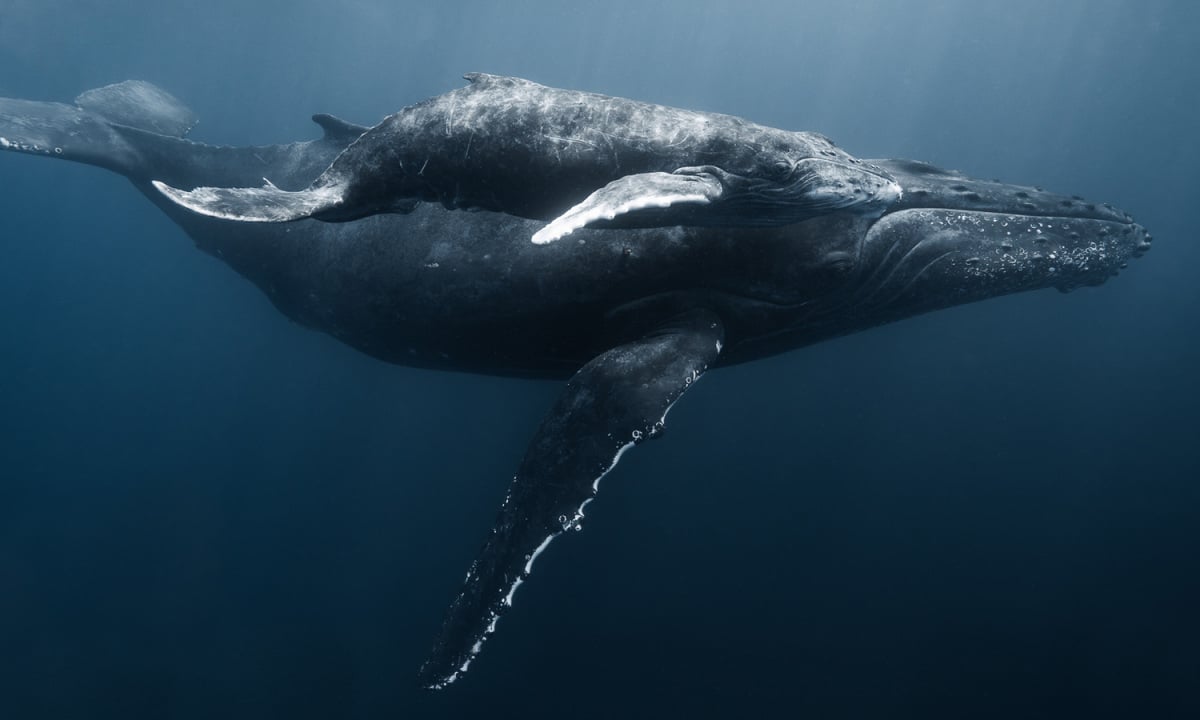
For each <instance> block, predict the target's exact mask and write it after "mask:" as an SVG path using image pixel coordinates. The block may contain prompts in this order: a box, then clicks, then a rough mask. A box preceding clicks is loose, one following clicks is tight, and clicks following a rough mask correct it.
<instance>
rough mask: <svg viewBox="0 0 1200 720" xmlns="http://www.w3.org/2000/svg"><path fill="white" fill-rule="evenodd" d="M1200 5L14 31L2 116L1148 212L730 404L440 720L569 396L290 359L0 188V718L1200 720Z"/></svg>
mask: <svg viewBox="0 0 1200 720" xmlns="http://www.w3.org/2000/svg"><path fill="white" fill-rule="evenodd" d="M1198 33H1200V5H1197V4H1195V3H1192V2H1187V1H1182V2H1177V3H1170V2H1153V1H1146V0H1137V1H1134V0H1131V1H1130V2H1106V1H1103V0H1096V1H1088V0H1074V1H1069V0H1059V1H1057V2H1053V3H1049V2H1040V1H1034V0H1022V1H1021V2H1014V1H1012V0H1005V1H1004V2H979V3H966V2H957V1H945V2H938V1H933V0H928V1H924V2H910V1H907V0H878V1H875V2H866V1H861V0H860V1H845V0H842V1H836V2H835V1H834V0H830V1H829V2H819V3H795V2H785V1H784V0H779V1H778V2H739V3H732V2H731V3H715V2H714V3H701V2H695V1H691V2H684V1H683V0H679V1H675V2H659V3H654V2H649V0H639V1H635V0H628V1H626V0H612V1H611V2H583V3H552V2H549V1H548V0H547V1H546V2H532V1H524V2H517V1H513V2H504V3H499V2H497V3H482V2H478V3H476V2H460V3H398V2H385V1H384V0H370V1H368V0H357V1H349V0H344V1H342V2H311V1H309V0H302V1H300V2H296V1H291V2H255V3H248V2H244V1H243V0H205V1H204V2H190V1H189V2H183V1H180V2H175V3H162V2H160V1H158V0H154V1H150V0H136V1H133V0H131V1H129V2H122V3H113V2H110V1H109V0H74V1H68V0H0V68H3V70H2V71H0V96H7V97H24V98H30V99H46V100H64V101H65V100H69V99H70V98H72V97H74V96H75V94H77V93H78V92H80V91H83V90H85V89H88V88H91V87H95V86H99V85H102V84H106V83H110V82H114V81H119V80H123V79H126V78H142V79H146V80H150V81H153V82H155V83H158V84H160V85H162V86H163V87H165V88H167V89H168V90H170V91H171V92H173V93H175V94H176V95H177V96H178V97H180V98H181V99H183V100H184V101H185V102H187V103H189V104H190V105H191V106H192V107H193V108H194V109H195V110H196V111H197V112H198V114H199V115H200V116H201V118H202V120H201V124H200V125H199V126H198V127H197V128H196V130H195V131H194V132H193V135H192V137H194V138H195V139H198V140H202V141H207V142H214V143H227V144H245V143H252V142H253V143H265V142H282V141H290V140H294V139H301V138H307V137H312V136H314V135H315V134H316V128H315V126H312V125H311V124H310V123H309V121H308V119H307V118H308V116H309V115H311V114H312V113H313V112H333V113H336V114H339V115H341V116H344V117H347V118H348V119H351V120H355V121H358V122H363V123H373V122H375V121H377V120H378V119H379V118H381V117H382V116H383V115H384V114H387V113H389V112H392V111H394V110H396V109H398V108H399V107H401V106H403V105H405V104H407V103H410V102H413V101H415V100H418V99H420V98H422V97H425V96H427V95H431V94H436V93H440V92H444V91H445V90H447V89H450V88H453V87H456V86H458V85H459V84H460V82H461V81H460V80H459V79H458V76H459V75H460V74H461V73H462V72H464V71H473V70H482V71H487V72H493V73H502V74H515V75H522V76H526V77H529V78H532V79H535V80H538V81H541V82H544V83H547V84H552V85H558V86H565V87H573V88H580V89H587V90H594V91H601V92H608V93H612V94H619V95H625V96H630V97H635V98H638V99H644V100H651V101H656V102H662V103H668V104H675V105H682V106H687V107H693V108H698V109H705V110H713V111H723V112H731V113H735V114H738V115H742V116H745V117H749V118H751V119H753V120H756V121H759V122H763V123H767V124H772V125H778V126H781V127H787V128H795V129H811V130H818V131H821V132H825V133H827V134H829V135H831V136H832V137H834V138H835V139H836V140H837V141H838V142H839V144H840V145H842V146H843V147H845V148H846V149H847V150H849V151H850V152H852V153H854V154H856V155H860V156H899V157H913V158H917V159H921V160H927V161H930V162H934V163H937V164H940V165H945V166H949V167H953V168H958V169H961V170H963V171H965V172H968V173H971V174H976V175H980V176H983V177H999V178H1001V179H1004V180H1007V181H1012V182H1022V183H1029V184H1038V185H1043V186H1045V187H1047V188H1049V189H1053V190H1058V191H1063V192H1067V193H1078V194H1081V195H1084V196H1087V197H1089V198H1094V199H1097V200H1107V201H1111V202H1113V203H1114V204H1116V205H1118V206H1120V207H1122V208H1124V209H1126V210H1128V211H1130V212H1132V213H1133V214H1134V215H1135V216H1136V217H1137V219H1138V220H1139V221H1140V222H1142V223H1143V224H1144V225H1146V226H1147V227H1148V228H1149V229H1150V230H1151V231H1152V232H1153V233H1154V234H1155V237H1156V242H1155V248H1154V250H1153V251H1152V252H1151V253H1150V254H1149V255H1148V256H1146V257H1145V258H1144V259H1142V260H1139V261H1137V262H1135V263H1133V264H1132V266H1131V267H1130V268H1129V270H1128V271H1126V272H1125V273H1123V274H1122V275H1121V277H1119V278H1117V279H1116V280H1114V281H1112V282H1110V283H1109V284H1107V285H1105V286H1103V287H1100V288H1095V289H1085V290H1081V291H1079V292H1076V293H1073V294H1071V295H1067V296H1063V295H1060V294H1058V293H1055V292H1054V291H1042V292H1037V293H1031V294H1027V295H1022V296H1014V297H1009V298H1001V299H997V300H992V301H989V302H986V303H982V304H978V305H974V306H969V307H963V308H957V309H953V310H949V311H943V312H940V313H936V314H933V315H929V316H925V317H920V318H916V319H912V320H908V321H905V322H902V323H898V324H896V325H893V326H889V327H886V328H881V329H878V330H873V331H871V332H867V333H863V334H861V335H857V336H852V337H848V338H844V339H841V340H838V341H835V342H830V343H826V344H824V345H821V346H817V347H813V348H809V349H805V350H802V351H799V352H795V353H791V354H788V355H786V356H782V357H778V358H774V359H772V360H770V361H765V362H760V363H756V364H752V365H749V366H744V367H739V368H734V369H729V370H725V371H721V372H717V373H714V374H712V375H710V376H709V377H707V378H706V379H705V381H704V383H703V384H702V385H701V390H700V391H699V392H694V393H691V394H689V395H688V397H687V398H686V399H685V400H684V401H683V402H681V403H680V405H679V407H678V408H676V409H675V411H674V412H673V413H672V415H671V424H670V428H669V429H670V432H669V433H668V436H667V438H666V439H665V440H664V441H663V442H656V443H653V444H652V446H646V447H643V448H641V449H639V450H638V452H636V453H633V454H631V455H628V456H626V458H625V461H624V462H623V463H622V464H621V466H620V468H619V469H618V470H616V471H615V472H614V473H612V474H611V475H610V476H609V477H608V478H607V479H606V480H605V484H604V492H603V493H602V494H601V496H600V499H599V500H598V501H597V502H596V503H595V504H594V505H592V506H591V507H590V508H589V510H590V512H589V515H588V523H587V531H586V532H583V533H581V534H579V535H578V536H572V537H571V538H569V539H568V540H562V541H560V543H556V544H555V546H554V547H553V549H552V550H551V551H549V552H548V553H547V555H546V556H545V557H544V558H543V559H542V560H541V561H540V562H539V564H538V572H537V573H536V575H535V576H534V578H533V581H532V582H530V583H528V584H526V585H525V586H524V587H523V588H522V589H521V592H520V594H519V598H518V600H519V602H517V604H516V607H515V608H514V609H513V611H512V612H511V613H510V614H509V615H508V616H506V618H505V619H504V621H503V622H502V623H501V627H500V631H499V633H498V635H497V636H496V638H495V639H494V640H493V641H492V642H490V643H489V644H488V647H487V651H486V652H485V653H484V654H483V655H482V656H481V657H480V659H479V660H478V661H477V664H476V665H475V666H473V668H472V672H471V674H470V675H469V676H468V678H467V679H466V680H465V681H463V682H462V683H461V684H459V685H456V686H455V687H454V688H453V690H452V691H451V692H445V693H440V694H429V693H423V692H420V691H418V690H416V689H415V687H414V673H415V669H416V667H417V666H418V665H419V663H420V661H421V659H422V656H423V654H424V652H425V651H426V650H427V648H428V647H429V644H430V642H431V640H432V637H433V634H434V631H435V630H436V628H437V625H438V623H439V622H440V619H441V617H442V612H443V610H444V607H445V606H446V604H447V603H448V602H449V600H450V599H451V597H452V596H453V594H454V592H455V589H456V586H457V583H458V581H459V580H460V579H461V577H462V573H463V571H464V570H465V569H466V567H467V565H468V563H469V561H470V559H471V557H472V556H473V553H474V551H475V550H476V549H477V547H478V545H479V543H480V542H481V541H482V538H483V537H484V535H485V533H486V531H487V528H488V527H489V526H490V523H491V521H492V518H493V515H494V512H495V509H496V507H497V506H498V504H499V501H500V499H501V498H502V497H503V493H504V489H505V486H506V483H507V482H508V479H509V478H510V477H511V473H512V472H513V470H514V468H515V467H516V464H517V462H518V461H519V459H520V456H521V454H522V452H523V450H524V444H525V442H526V440H527V438H528V437H529V435H530V434H531V432H532V431H533V429H534V427H535V426H536V424H537V422H538V421H539V419H540V417H541V415H542V413H543V412H544V411H545V409H546V408H547V407H548V405H549V403H550V402H551V400H552V399H553V397H554V395H555V393H556V391H557V386H556V385H555V384H553V383H539V382H529V381H515V380H497V379H491V378H484V377H476V376H468V375H456V374H441V373H434V372H429V371H421V370H413V369H408V368H399V367H391V366H387V365H384V364H382V363H379V362H376V361H373V360H371V359H369V358H366V357H364V356H361V355H359V354H356V353H355V352H353V351H351V350H349V349H348V348H345V347H342V346H340V345H339V344H338V343H336V342H335V341H334V340H332V339H330V338H328V337H325V336H322V335H319V334H316V333H313V332H309V331H306V330H303V329H301V328H299V327H297V326H295V325H292V324H290V323H289V322H288V321H287V320H286V319H284V318H283V317H282V316H281V315H279V314H278V313H277V312H276V311H275V310H274V309H273V308H272V307H270V305H269V304H268V302H267V301H266V300H265V298H264V297H263V296H262V295H261V294H260V293H259V291H258V290H256V289H255V288H254V287H253V286H251V285H250V284H249V283H247V282H245V281H244V280H242V279H241V278H239V277H237V276H236V275H235V274H234V273H233V272H231V271H230V270H229V269H228V268H226V267H224V266H223V265H221V264H220V263H219V262H218V261H217V260H215V259H212V258H209V257H207V256H205V255H203V254H201V253H199V252H198V251H196V250H195V249H194V248H192V247H191V245H190V241H189V240H188V239H187V237H186V236H185V235H184V234H183V233H182V232H181V231H180V230H178V229H177V228H176V227H175V226H174V225H172V224H171V223H170V222H168V221H167V220H166V219H165V218H164V217H163V216H161V215H160V214H159V213H158V212H157V210H156V209H155V208H154V207H152V206H151V205H150V204H149V203H148V202H147V201H146V200H145V199H144V198H143V197H141V196H140V195H138V194H137V193H136V192H134V191H133V190H132V189H131V187H130V186H129V185H128V183H127V182H126V181H125V180H123V179H122V178H119V177H116V176H113V175H110V174H107V173H105V172H103V171H100V170H97V169H93V168H86V167H82V166H74V165H70V164H67V163H61V162H51V161H48V160H45V159H41V158H33V157H25V156H17V155H13V154H6V155H3V156H0V318H2V319H3V320H2V323H0V717H4V718H60V717H61V718H68V717H69V718H172V719H174V718H213V717H222V718H266V717H288V718H307V717H314V718H367V717H389V716H390V717H404V718H410V717H411V718H425V717H431V718H441V717H480V716H487V717H501V718H504V717H517V716H518V715H519V716H520V717H522V718H530V719H534V718H550V717H554V718H559V717H564V716H567V717H575V718H612V717H648V716H653V715H658V716H665V717H692V716H712V717H735V716H736V717H762V716H766V715H768V714H771V715H774V714H787V715H793V716H801V715H804V716H809V717H865V716H872V717H880V716H887V717H921V718H929V717H1023V718H1031V717H1054V718H1061V717H1069V716H1079V717H1098V716H1106V715H1107V716H1113V717H1134V716H1138V717H1155V718H1174V717H1180V718H1183V717H1196V716H1198V714H1200V620H1198V619H1197V615H1198V608H1200V573H1198V572H1197V567H1198V566H1200V563H1198V560H1197V558H1198V557H1200V459H1198V454H1200V450H1198V449H1197V441H1198V440H1200V437H1198V435H1200V433H1198V423H1197V404H1198V401H1200V381H1198V380H1197V372H1198V368H1200V280H1198V278H1200V246H1198V245H1197V236H1196V235H1197V234H1196V230H1195V227H1196V223H1195V217H1196V213H1197V212H1198V210H1200V207H1198V205H1197V194H1198V192H1200V182H1198V181H1197V179H1196V178H1197V174H1196V173H1197V168H1198V167H1200V139H1198V138H1200V133H1198V130H1197V120H1196V118H1197V117H1198V116H1200V80H1198V72H1200V71H1198V70H1197V68H1200V44H1198V43H1197V41H1196V37H1197V35H1198Z"/></svg>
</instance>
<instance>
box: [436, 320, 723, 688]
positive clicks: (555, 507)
mask: <svg viewBox="0 0 1200 720" xmlns="http://www.w3.org/2000/svg"><path fill="white" fill-rule="evenodd" d="M723 339H724V328H723V326H722V324H721V321H720V320H719V319H718V318H717V316H716V315H714V314H713V313H711V312H708V311H705V310H691V311H688V312H687V313H685V314H683V315H681V316H678V317H676V318H674V319H673V320H671V321H670V322H667V323H665V324H662V325H660V326H658V327H657V328H656V329H655V330H654V331H653V332H651V333H649V334H647V335H645V336H643V337H642V338H641V339H639V340H636V341H634V342H631V343H627V344H625V345H621V346H619V347H615V348H613V349H611V350H608V351H606V352H604V353H601V354H600V355H599V356H597V357H596V358H594V359H593V360H591V361H590V362H589V363H587V364H586V365H584V366H583V368H581V369H580V370H579V372H577V373H576V374H575V375H574V377H572V378H571V380H570V381H568V383H567V387H566V389H564V390H563V393H562V395H561V396H560V397H559V399H558V401H557V403H555V405H554V408H553V409H552V410H551V411H550V414H549V415H547V417H546V419H545V420H543V421H542V424H541V427H539V428H538V431H537V434H536V435H535V436H534V438H533V442H532V443H530V445H529V448H528V450H526V452H525V458H524V459H523V460H522V461H521V466H520V469H519V470H518V472H517V475H516V477H515V478H514V479H513V481H512V484H511V486H510V487H509V491H508V496H507V497H506V498H505V500H504V505H503V506H502V507H501V508H500V514H499V516H498V517H497V519H496V524H495V526H494V527H493V528H492V532H491V535H490V536H489V537H488V539H487V542H486V543H485V544H484V546H483V549H482V550H481V551H480V553H479V555H478V556H477V557H476V559H475V562H474V564H472V565H471V569H470V571H469V572H468V573H467V577H466V580H465V582H464V584H463V587H462V592H461V593H460V594H459V595H458V597H457V598H456V599H455V600H454V602H453V604H452V605H451V606H450V609H449V610H448V611H447V614H446V620H445V624H444V625H443V626H442V631H441V634H440V635H439V637H438V639H437V641H436V644H435V646H434V649H433V653H432V654H431V656H430V657H429V659H428V660H427V661H426V662H425V664H424V665H423V666H422V667H421V682H422V684H423V685H425V686H426V687H429V688H433V689H439V688H443V687H445V686H446V685H449V684H450V683H452V682H454V681H455V680H456V679H457V678H458V676H459V675H460V674H461V673H463V672H465V671H466V669H467V666H468V665H469V664H470V663H471V660H472V659H473V658H474V656H475V655H476V653H478V652H479V650H480V648H481V647H482V645H483V642H484V641H485V640H486V639H487V636H488V634H489V633H491V632H492V631H493V630H494V629H495V627H496V621H497V619H498V618H499V617H500V614H501V613H502V612H503V611H504V610H505V609H506V608H507V607H509V606H510V605H511V604H512V598H513V594H514V593H515V592H516V589H517V586H519V585H520V584H521V583H522V582H524V580H525V578H526V577H527V576H528V575H529V572H530V570H531V569H532V567H533V563H534V560H536V559H537V556H538V555H539V554H540V553H541V552H542V551H543V550H544V549H545V548H546V546H547V545H548V544H549V543H550V541H551V540H553V539H554V538H555V537H557V536H558V535H561V534H563V533H565V532H567V531H570V530H578V529H579V528H580V525H579V523H580V521H581V519H582V518H583V508H584V506H585V505H587V503H588V502H590V501H591V500H592V498H593V497H594V496H595V494H596V489H597V486H598V485H599V483H600V478H602V477H604V475H605V474H606V473H607V472H608V471H609V470H611V469H612V468H613V467H614V466H615V465H616V464H617V460H619V459H620V457H621V454H622V453H624V452H625V450H627V449H629V448H630V447H632V446H633V445H635V444H637V443H639V442H641V441H642V440H644V439H647V438H652V437H655V436H656V435H658V434H659V433H660V432H662V429H663V423H664V422H665V421H666V417H667V411H668V410H670V409H671V405H673V404H674V403H675V401H676V400H678V399H679V397H680V396H681V395H682V394H683V393H684V391H686V390H687V389H688V388H690V387H691V386H692V385H693V384H694V383H695V381H696V380H697V379H698V378H699V377H700V375H701V374H702V373H703V372H704V371H705V369H707V368H708V366H709V365H710V364H711V363H713V362H714V361H715V360H716V359H717V357H718V355H719V354H720V352H721V343H722V342H723Z"/></svg>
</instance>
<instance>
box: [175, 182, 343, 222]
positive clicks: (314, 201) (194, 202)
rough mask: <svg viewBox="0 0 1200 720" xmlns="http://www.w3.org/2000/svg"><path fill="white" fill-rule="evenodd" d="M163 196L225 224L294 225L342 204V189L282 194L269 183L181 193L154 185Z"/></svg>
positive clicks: (283, 192)
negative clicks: (261, 223) (295, 221)
mask: <svg viewBox="0 0 1200 720" xmlns="http://www.w3.org/2000/svg"><path fill="white" fill-rule="evenodd" d="M153 184H154V187H155V188H157V189H158V191H159V192H161V193H162V194H163V195H166V196H167V197H168V198H170V199H171V200H173V201H175V202H176V203H178V204H179V205H182V206H183V207H185V208H187V209H188V210H191V211H192V212H197V213H200V214H201V215H207V216H208V217H214V218H219V219H221V220H237V221H239V222H272V223H273V222H291V221H294V220H303V219H305V218H310V217H320V215H321V214H322V213H324V212H327V211H330V210H332V209H334V208H336V207H338V206H339V205H341V204H342V189H341V188H340V187H338V186H332V185H331V186H325V187H312V188H308V189H307V190H297V191H294V192H293V191H288V190H281V189H279V188H277V187H275V186H274V185H272V184H271V182H270V181H269V180H267V181H266V182H265V184H264V185H263V186H262V187H248V188H221V187H198V188H195V189H194V190H180V189H178V188H173V187H171V186H170V185H167V184H166V183H164V182H160V181H158V180H155V181H154V183H153Z"/></svg>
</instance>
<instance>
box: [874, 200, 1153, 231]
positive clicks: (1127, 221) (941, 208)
mask: <svg viewBox="0 0 1200 720" xmlns="http://www.w3.org/2000/svg"><path fill="white" fill-rule="evenodd" d="M909 211H911V212H922V211H928V212H938V213H960V214H962V215H964V216H965V215H971V216H979V215H984V216H996V217H1007V218H1029V219H1035V220H1040V221H1042V222H1047V221H1049V222H1054V221H1060V222H1079V221H1087V222H1102V223H1112V224H1113V225H1119V226H1132V225H1137V221H1135V220H1134V219H1133V218H1131V217H1124V218H1122V217H1114V216H1106V217H1088V216H1084V215H1063V214H1061V213H1057V214H1054V213H1038V212H1033V211H1029V210H1014V211H1009V210H988V209H984V208H964V207H956V206H949V205H917V206H912V205H893V206H891V207H889V208H888V209H887V210H886V211H885V212H884V213H883V215H881V216H880V217H879V220H882V219H883V218H886V217H888V216H889V215H895V214H896V213H901V212H909ZM876 222H878V220H877V221H876Z"/></svg>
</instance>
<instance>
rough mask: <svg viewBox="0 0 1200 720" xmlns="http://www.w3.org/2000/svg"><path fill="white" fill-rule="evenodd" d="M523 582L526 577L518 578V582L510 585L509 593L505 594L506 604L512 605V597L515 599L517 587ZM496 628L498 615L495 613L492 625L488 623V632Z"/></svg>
mask: <svg viewBox="0 0 1200 720" xmlns="http://www.w3.org/2000/svg"><path fill="white" fill-rule="evenodd" d="M523 582H525V579H524V578H517V581H516V582H514V583H513V585H512V587H510V588H509V589H508V594H507V595H505V596H504V604H505V605H506V606H507V607H512V599H513V595H514V594H515V593H516V592H517V588H518V587H520V586H521V583H523ZM495 629H496V616H495V615H493V616H492V622H491V624H490V625H488V630H487V631H488V632H492V631H493V630H495Z"/></svg>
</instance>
